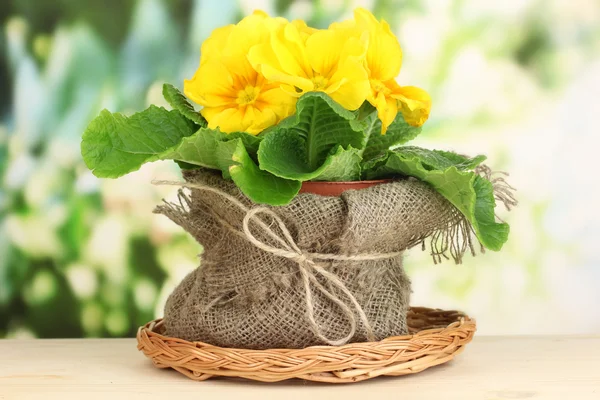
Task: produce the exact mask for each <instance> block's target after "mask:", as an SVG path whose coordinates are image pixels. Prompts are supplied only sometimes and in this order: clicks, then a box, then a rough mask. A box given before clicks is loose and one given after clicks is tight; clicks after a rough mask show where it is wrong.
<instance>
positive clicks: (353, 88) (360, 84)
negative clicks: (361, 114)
mask: <svg viewBox="0 0 600 400" xmlns="http://www.w3.org/2000/svg"><path fill="white" fill-rule="evenodd" d="M338 82H339V83H341V85H340V86H339V88H337V89H336V90H335V91H333V92H331V93H330V92H328V94H329V95H330V96H331V98H332V99H334V100H335V101H337V102H338V103H340V104H341V105H342V107H344V108H346V109H348V110H356V109H357V108H359V107H360V106H361V105H362V104H363V103H364V102H365V100H366V98H367V96H368V95H369V93H370V89H371V86H370V84H369V79H368V76H367V71H366V70H365V68H364V66H363V63H362V61H360V59H357V58H354V57H347V58H346V59H345V60H343V63H342V65H340V67H339V68H338V69H337V70H336V71H335V73H334V74H333V76H332V77H331V80H330V84H332V85H333V84H335V83H338Z"/></svg>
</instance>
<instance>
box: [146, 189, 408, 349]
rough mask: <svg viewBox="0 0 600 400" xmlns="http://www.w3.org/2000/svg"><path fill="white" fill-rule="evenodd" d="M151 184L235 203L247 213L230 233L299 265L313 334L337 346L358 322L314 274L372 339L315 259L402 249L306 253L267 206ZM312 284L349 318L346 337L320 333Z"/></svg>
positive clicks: (363, 317)
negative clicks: (254, 227) (269, 241)
mask: <svg viewBox="0 0 600 400" xmlns="http://www.w3.org/2000/svg"><path fill="white" fill-rule="evenodd" d="M153 183H154V184H166V185H176V186H185V187H188V188H192V189H200V190H204V191H208V192H213V193H216V194H218V195H220V196H221V197H223V198H225V199H227V200H228V201H230V202H231V203H233V204H234V205H236V206H237V207H238V208H239V209H240V210H242V211H244V212H245V213H246V215H245V216H244V219H243V222H242V231H243V234H242V232H239V231H237V230H233V232H234V233H236V234H240V235H241V236H243V237H244V238H245V239H246V240H248V241H249V242H250V243H252V244H253V245H254V246H255V247H257V248H259V249H261V250H263V251H266V252H268V253H271V254H273V255H276V256H279V257H284V258H287V259H289V260H291V261H294V262H295V263H296V264H298V270H299V272H300V275H301V277H302V282H303V285H304V291H305V294H306V295H305V300H306V315H307V318H308V321H309V323H310V325H311V328H312V330H313V332H314V334H315V335H316V336H317V337H318V338H319V339H321V340H322V341H323V342H325V343H327V344H329V345H331V346H340V345H343V344H345V343H347V342H348V341H349V340H351V339H352V337H353V336H354V334H355V333H356V326H357V321H356V317H355V314H354V312H353V311H352V309H351V308H350V307H349V305H348V304H346V303H345V302H344V301H342V300H341V299H340V298H339V297H338V296H336V295H335V294H333V293H331V291H330V290H329V289H327V288H326V287H325V286H323V284H322V283H321V282H319V280H318V279H317V276H321V277H322V278H323V279H325V280H326V281H327V282H328V283H329V285H330V286H332V287H334V288H336V289H338V290H339V291H340V292H342V293H343V294H344V295H345V297H346V298H347V299H348V300H349V301H350V303H351V305H352V306H353V308H354V310H355V311H356V314H358V317H359V319H360V321H361V322H362V323H363V325H364V327H365V330H366V332H367V339H368V340H369V341H374V340H375V335H374V334H373V328H372V327H371V324H370V323H369V320H368V318H367V316H366V314H365V312H364V310H363V309H362V307H361V306H360V304H358V301H357V300H356V297H354V295H353V294H352V292H350V290H348V288H347V287H346V285H345V284H344V283H343V282H342V281H341V280H340V279H339V278H338V277H337V276H336V275H334V274H332V273H331V272H329V271H327V270H326V269H325V268H324V267H323V266H321V265H320V263H319V262H318V260H320V261H362V260H381V259H388V258H393V257H397V256H400V255H401V254H402V252H401V251H399V252H391V253H364V254H354V255H348V256H346V255H342V254H330V253H312V252H308V251H303V250H302V249H300V247H299V246H298V245H297V244H296V242H295V240H294V238H293V237H292V235H291V233H290V231H289V229H288V228H287V227H286V225H285V223H284V222H283V220H282V219H281V217H279V215H277V213H275V212H274V211H273V210H271V209H270V208H267V207H254V208H252V209H250V208H248V207H246V206H245V205H244V204H243V203H242V202H241V201H239V200H238V199H237V198H235V197H234V196H232V195H230V194H228V193H225V192H223V191H222V190H219V189H217V188H214V187H211V186H206V185H200V184H193V183H184V182H169V181H154V182H153ZM260 214H264V215H267V216H269V217H271V218H272V219H273V221H275V222H276V223H277V225H278V227H279V230H280V231H281V234H282V236H279V235H278V234H277V233H275V232H274V231H273V230H272V229H271V227H270V226H269V225H267V224H266V223H265V222H264V221H263V220H262V219H261V218H259V216H258V215H260ZM252 222H253V223H255V224H256V225H257V226H259V227H260V228H261V230H262V232H263V233H264V234H266V235H267V236H269V237H270V238H271V239H273V240H274V241H275V242H277V243H278V244H279V245H280V246H281V247H274V246H271V245H269V244H266V243H265V242H262V241H260V240H259V239H258V238H257V237H256V236H255V235H254V234H253V233H252V231H251V229H250V224H251V223H252ZM226 226H229V224H227V225H226ZM230 228H231V227H230ZM311 284H312V285H314V286H315V287H316V288H317V289H318V290H319V291H320V292H321V293H322V294H323V295H324V296H325V297H327V298H328V299H329V300H331V301H332V302H333V303H334V304H336V305H337V306H338V307H339V308H340V309H341V310H342V311H343V313H344V315H345V317H346V318H347V319H348V321H349V323H350V331H349V332H348V334H347V335H346V336H345V337H343V338H340V339H334V338H329V337H327V336H325V335H324V334H323V330H322V329H321V327H320V326H319V324H318V323H317V321H316V319H315V304H314V301H313V292H312V290H311Z"/></svg>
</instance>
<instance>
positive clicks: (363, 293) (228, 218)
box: [156, 170, 472, 349]
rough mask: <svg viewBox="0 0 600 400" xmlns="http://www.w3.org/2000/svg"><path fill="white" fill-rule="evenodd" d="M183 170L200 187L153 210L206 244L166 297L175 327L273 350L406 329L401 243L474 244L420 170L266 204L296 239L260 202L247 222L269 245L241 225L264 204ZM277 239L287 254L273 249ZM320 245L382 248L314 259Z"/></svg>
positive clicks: (436, 247) (455, 252)
mask: <svg viewBox="0 0 600 400" xmlns="http://www.w3.org/2000/svg"><path fill="white" fill-rule="evenodd" d="M184 177H185V179H186V181H187V182H188V184H187V185H186V186H187V187H188V188H191V196H188V195H187V194H186V192H184V191H183V190H181V191H180V192H179V204H170V203H165V204H164V205H162V206H159V207H157V209H156V212H157V213H161V214H164V215H166V216H168V217H169V218H170V219H171V220H173V221H174V222H176V223H177V224H179V225H180V226H182V227H183V228H184V229H185V230H186V231H188V232H189V233H190V234H192V235H193V236H194V238H195V239H196V240H197V241H198V242H199V243H200V244H202V246H203V247H204V252H203V253H202V258H201V264H200V267H198V268H197V269H196V270H195V271H193V272H192V273H190V274H189V275H188V276H187V277H186V278H185V279H184V280H183V281H182V282H181V284H180V285H179V286H178V287H177V288H176V289H175V290H174V292H173V293H172V294H171V296H170V297H169V299H168V301H167V304H166V307H165V314H164V324H165V327H166V334H167V335H169V336H173V337H178V338H182V339H186V340H190V341H203V342H207V343H210V344H213V345H217V346H222V347H236V348H250V349H268V348H304V347H307V346H311V345H320V344H343V343H345V342H361V341H367V340H381V339H383V338H386V337H389V336H394V335H402V334H406V333H407V325H406V312H407V310H408V307H409V297H410V292H411V289H410V281H409V279H408V277H407V276H406V274H405V272H404V269H403V267H402V254H401V252H402V251H404V250H405V249H407V248H409V247H412V246H414V245H416V244H421V243H423V245H424V240H425V238H428V237H430V238H431V250H432V254H433V255H434V258H436V259H437V258H439V257H440V256H441V255H442V254H445V253H449V254H450V255H451V256H453V257H454V258H455V259H457V261H458V260H459V259H460V257H461V256H462V254H463V253H464V252H465V251H466V250H468V248H469V247H471V248H472V245H471V239H470V237H471V235H470V226H469V225H468V224H467V223H466V221H465V220H464V218H463V217H462V215H461V214H460V213H459V212H458V211H457V210H456V209H455V208H454V207H453V206H452V205H451V204H450V203H449V202H448V201H446V200H445V199H444V198H443V197H442V196H441V195H439V194H438V193H437V192H436V191H435V190H433V189H432V188H431V187H430V186H428V185H427V184H425V183H423V182H420V181H418V180H415V179H405V180H400V181H395V182H392V183H387V184H381V185H377V186H373V187H371V188H368V189H363V190H356V191H355V190H351V191H347V192H345V193H343V194H342V195H341V196H340V197H325V196H319V195H314V194H300V195H298V196H297V197H296V198H295V199H294V200H293V201H292V202H291V203H290V204H289V205H287V206H280V207H266V210H267V211H269V210H270V211H272V212H275V213H276V215H277V216H278V217H279V218H280V220H281V221H279V222H281V223H283V224H284V227H285V229H287V230H288V231H289V234H290V236H291V238H290V239H292V240H293V242H294V244H293V245H289V244H288V245H286V244H282V242H281V241H279V240H276V239H274V238H273V237H272V236H270V235H269V234H268V232H267V231H266V230H265V229H264V227H265V226H266V227H267V228H268V229H270V231H271V232H273V233H275V234H276V235H277V236H278V237H280V238H283V239H284V240H283V242H285V243H289V241H286V240H285V235H284V233H283V232H282V229H281V228H280V226H279V223H278V222H277V221H275V220H274V217H273V216H272V215H268V213H265V212H260V213H257V214H255V215H253V216H252V218H251V220H249V221H247V228H248V229H249V230H250V231H251V233H252V235H253V236H254V238H255V239H256V241H259V242H260V243H263V244H264V246H263V247H265V248H270V250H269V251H265V250H264V249H261V248H259V247H257V245H256V244H253V243H251V241H250V240H249V239H248V237H247V235H245V234H244V231H243V222H244V218H245V217H246V215H247V210H249V209H252V208H254V209H256V207H258V206H257V205H255V204H253V203H252V202H251V201H250V200H248V199H247V198H246V197H245V196H244V195H243V194H242V193H241V192H240V190H239V189H238V188H237V187H236V186H235V185H234V184H233V183H232V182H229V181H225V180H223V179H222V178H221V177H220V175H219V174H217V173H214V172H212V171H206V170H194V171H187V172H186V173H185V174H184ZM194 187H197V188H194ZM200 187H208V188H209V189H213V190H212V191H207V190H205V189H198V188H200ZM227 195H229V196H233V197H234V198H235V199H237V201H239V202H240V204H242V205H243V206H245V207H246V210H244V209H242V208H240V205H239V204H238V205H236V204H234V202H233V201H231V200H229V199H227V198H226V197H227ZM263 210H264V208H263ZM257 221H262V222H263V225H262V226H261V223H260V222H257ZM286 246H287V247H288V250H289V248H290V246H292V247H293V246H297V247H296V248H297V249H298V250H299V251H300V253H299V254H296V252H293V251H292V256H290V254H289V253H290V252H289V251H287V250H285V247H286ZM273 249H281V253H285V254H283V255H282V254H274V253H273V252H274V250H273ZM314 253H319V254H323V253H325V254H334V255H341V256H342V257H346V258H352V257H358V258H360V257H363V258H364V257H367V258H368V257H369V255H372V254H379V255H383V256H382V258H379V259H366V260H365V259H359V260H327V259H325V260H323V259H314V260H312V261H307V260H310V259H311V258H312V256H311V254H314ZM365 255H366V256H365ZM307 262H308V263H309V264H310V263H312V265H316V268H317V269H320V270H321V271H323V270H324V271H326V272H323V273H320V272H318V271H317V270H316V269H315V268H313V267H312V266H311V265H308V266H307V264H306V263H307ZM328 273H329V277H328V276H326V275H324V274H328ZM331 274H332V275H333V277H331ZM336 278H337V279H336ZM336 280H337V282H336ZM306 281H308V285H307V284H306ZM344 289H346V291H344ZM307 297H308V300H309V301H308V302H307ZM309 303H310V304H309ZM365 318H366V320H365ZM371 332H372V334H371Z"/></svg>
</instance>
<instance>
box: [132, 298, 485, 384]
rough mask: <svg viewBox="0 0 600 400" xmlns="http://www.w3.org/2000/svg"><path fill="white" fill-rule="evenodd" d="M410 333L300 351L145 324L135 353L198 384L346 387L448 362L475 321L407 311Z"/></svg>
mask: <svg viewBox="0 0 600 400" xmlns="http://www.w3.org/2000/svg"><path fill="white" fill-rule="evenodd" d="M408 325H409V330H410V333H411V335H407V336H395V337H390V338H387V339H384V340H381V341H379V342H364V343H350V344H346V345H344V346H339V347H334V346H312V347H307V348H304V349H272V350H249V349H231V348H222V347H216V346H212V345H210V344H206V343H202V342H188V341H185V340H182V339H177V338H171V337H167V336H163V335H162V333H163V332H164V329H163V326H162V320H160V319H158V320H155V321H151V322H149V323H148V324H146V325H145V326H143V327H141V328H140V329H139V330H138V333H137V341H138V350H141V351H142V352H143V353H144V354H145V355H146V356H147V357H148V358H150V359H151V360H152V362H153V363H154V365H155V366H157V367H158V368H173V369H175V370H177V371H179V372H181V373H182V374H184V375H185V376H187V377H188V378H191V379H194V380H198V381H203V380H206V379H209V378H213V377H218V376H230V377H241V378H246V379H252V380H256V381H263V382H277V381H282V380H286V379H292V378H299V379H305V380H310V381H319V382H330V383H349V382H359V381H363V380H366V379H370V378H374V377H377V376H381V375H388V376H399V375H408V374H414V373H417V372H421V371H423V370H425V369H427V368H429V367H433V366H435V365H439V364H442V363H445V362H447V361H450V360H451V359H452V358H454V356H455V355H457V354H459V353H461V352H462V351H463V349H464V346H465V345H466V344H467V343H469V342H470V341H471V339H472V338H473V335H474V334H475V330H476V325H475V320H473V319H471V318H469V317H468V316H467V315H465V314H463V313H461V312H459V311H444V310H439V309H430V308H424V307H412V308H411V309H410V311H409V313H408Z"/></svg>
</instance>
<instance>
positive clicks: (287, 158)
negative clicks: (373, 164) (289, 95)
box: [258, 92, 364, 181]
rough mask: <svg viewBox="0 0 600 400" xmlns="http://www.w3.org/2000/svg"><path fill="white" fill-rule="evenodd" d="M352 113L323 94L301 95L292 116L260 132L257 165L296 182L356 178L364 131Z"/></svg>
mask: <svg viewBox="0 0 600 400" xmlns="http://www.w3.org/2000/svg"><path fill="white" fill-rule="evenodd" d="M356 114H357V113H356V112H352V111H348V110H346V109H344V108H343V107H342V106H340V105H339V104H338V103H336V102H335V101H333V100H332V99H331V98H330V97H329V96H328V95H327V94H325V93H322V92H310V93H307V94H305V95H303V96H302V97H301V98H300V99H299V100H298V103H297V105H296V114H295V115H293V116H291V117H289V118H287V119H285V120H284V121H282V122H281V123H279V125H277V126H275V127H274V128H271V129H269V130H268V131H267V132H265V133H264V134H263V135H261V136H262V137H263V140H262V142H261V143H260V146H259V149H258V160H259V165H260V168H261V169H263V170H266V171H269V172H271V173H272V174H274V175H276V176H279V177H281V178H286V179H293V180H298V181H306V180H323V179H327V180H338V181H339V180H346V179H348V178H349V177H355V178H356V179H357V178H358V177H359V173H360V165H359V163H360V155H359V153H358V151H357V150H356V149H360V148H361V147H362V146H363V145H364V133H363V130H362V129H361V128H362V126H361V124H360V123H358V122H357V120H356Z"/></svg>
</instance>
